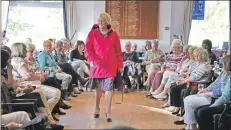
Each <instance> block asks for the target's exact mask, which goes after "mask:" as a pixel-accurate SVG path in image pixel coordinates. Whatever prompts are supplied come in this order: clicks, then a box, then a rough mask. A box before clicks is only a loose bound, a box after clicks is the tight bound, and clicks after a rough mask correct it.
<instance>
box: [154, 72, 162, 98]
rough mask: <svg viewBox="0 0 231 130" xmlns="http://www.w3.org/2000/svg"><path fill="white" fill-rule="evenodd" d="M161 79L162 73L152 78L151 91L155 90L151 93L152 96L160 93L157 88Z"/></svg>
mask: <svg viewBox="0 0 231 130" xmlns="http://www.w3.org/2000/svg"><path fill="white" fill-rule="evenodd" d="M162 77H163V73H161V72H160V71H159V72H157V73H156V75H155V78H154V80H153V82H152V88H153V90H155V91H154V92H153V93H152V94H153V95H157V94H159V93H160V92H161V91H162V90H158V87H159V85H160V83H161V79H162Z"/></svg>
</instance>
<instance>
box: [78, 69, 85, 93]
mask: <svg viewBox="0 0 231 130" xmlns="http://www.w3.org/2000/svg"><path fill="white" fill-rule="evenodd" d="M77 73H78V74H79V75H80V77H82V78H84V70H83V68H82V67H79V68H78V69H77ZM78 86H79V89H82V87H83V85H82V84H81V83H80V82H79V81H78Z"/></svg>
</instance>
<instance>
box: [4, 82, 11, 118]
mask: <svg viewBox="0 0 231 130" xmlns="http://www.w3.org/2000/svg"><path fill="white" fill-rule="evenodd" d="M1 103H11V95H10V91H9V89H8V87H7V85H6V84H5V83H1ZM2 109H3V113H2V114H7V113H11V112H13V108H12V106H8V107H4V108H2Z"/></svg>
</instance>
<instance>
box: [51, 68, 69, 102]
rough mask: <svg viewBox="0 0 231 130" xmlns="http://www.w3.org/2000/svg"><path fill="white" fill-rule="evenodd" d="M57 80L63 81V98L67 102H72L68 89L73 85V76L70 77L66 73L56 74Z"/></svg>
mask: <svg viewBox="0 0 231 130" xmlns="http://www.w3.org/2000/svg"><path fill="white" fill-rule="evenodd" d="M55 76H56V78H57V79H58V80H60V81H62V83H61V87H62V88H61V89H62V93H63V98H64V99H65V100H70V98H69V95H68V92H67V91H68V87H69V85H70V83H71V80H72V76H71V75H69V74H66V73H64V72H62V73H56V75H55Z"/></svg>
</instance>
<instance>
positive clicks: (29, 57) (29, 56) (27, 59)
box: [24, 43, 71, 114]
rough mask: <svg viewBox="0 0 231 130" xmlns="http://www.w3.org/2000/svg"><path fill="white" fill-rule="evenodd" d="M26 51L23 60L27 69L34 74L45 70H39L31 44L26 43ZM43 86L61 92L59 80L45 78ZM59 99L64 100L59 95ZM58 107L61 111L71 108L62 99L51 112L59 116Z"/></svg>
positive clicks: (33, 47)
mask: <svg viewBox="0 0 231 130" xmlns="http://www.w3.org/2000/svg"><path fill="white" fill-rule="evenodd" d="M26 49H27V54H26V57H25V58H24V60H25V62H26V63H28V66H29V68H30V69H31V70H34V71H35V72H34V73H37V74H39V73H41V71H44V70H45V69H43V68H40V67H39V65H38V64H37V62H36V60H35V58H34V57H33V54H34V50H35V45H34V44H32V43H26ZM45 71H46V70H45ZM43 84H44V85H48V86H53V87H55V88H58V89H59V90H61V85H60V83H59V80H57V79H56V78H55V77H47V78H45V81H44V82H43ZM61 97H62V98H64V97H63V94H61ZM59 107H61V108H63V109H69V108H71V106H69V105H67V104H65V103H64V102H63V99H60V101H59V103H58V104H57V105H56V106H55V108H54V110H53V111H56V112H57V113H59V114H61V113H63V112H62V111H61V110H60V109H59ZM63 114H64V113H63Z"/></svg>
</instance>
